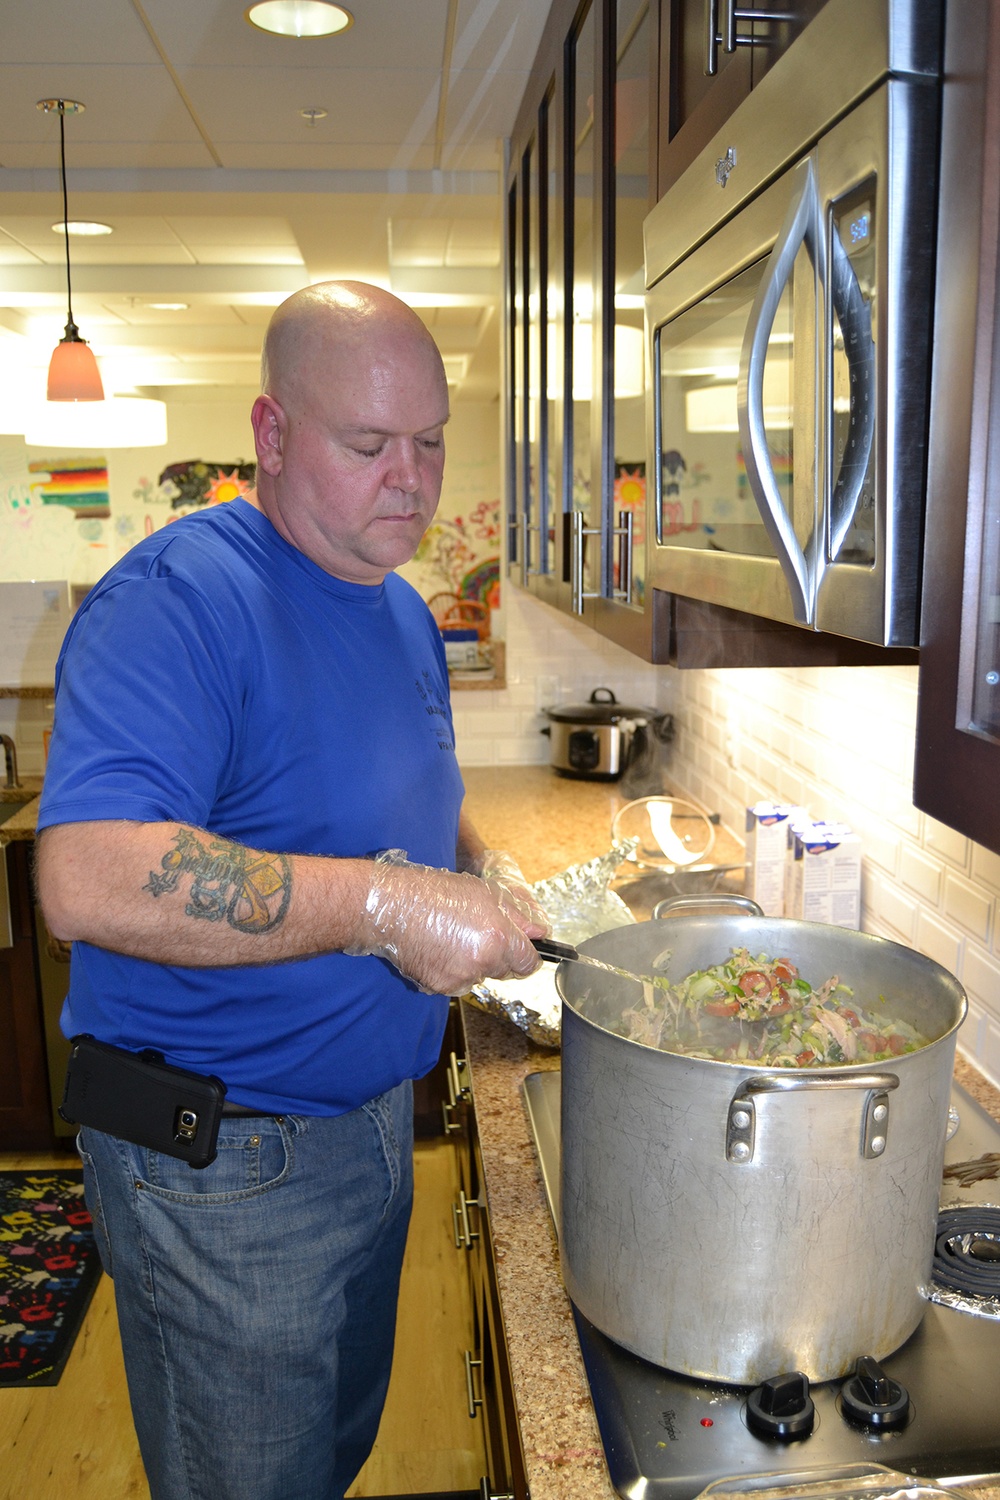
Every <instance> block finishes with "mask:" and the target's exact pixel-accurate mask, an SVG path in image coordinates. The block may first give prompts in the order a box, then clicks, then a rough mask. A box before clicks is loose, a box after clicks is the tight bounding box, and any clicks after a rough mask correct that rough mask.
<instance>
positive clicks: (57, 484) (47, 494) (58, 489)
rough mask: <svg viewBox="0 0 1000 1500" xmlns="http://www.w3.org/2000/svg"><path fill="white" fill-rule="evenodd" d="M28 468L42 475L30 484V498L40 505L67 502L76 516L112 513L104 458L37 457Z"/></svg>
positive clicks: (32, 472)
mask: <svg viewBox="0 0 1000 1500" xmlns="http://www.w3.org/2000/svg"><path fill="white" fill-rule="evenodd" d="M28 472H29V473H30V474H42V475H44V476H45V478H43V479H36V480H34V481H33V483H32V484H31V495H32V499H39V500H41V502H42V504H43V505H68V506H69V507H70V509H71V510H73V512H74V513H75V514H76V516H77V517H84V516H88V517H89V516H95V517H105V516H109V515H110V514H111V494H110V491H109V489H108V464H107V459H105V458H94V457H92V456H88V457H87V458H39V459H35V460H33V461H32V462H31V463H29V465H28Z"/></svg>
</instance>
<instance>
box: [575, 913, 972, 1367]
mask: <svg viewBox="0 0 1000 1500" xmlns="http://www.w3.org/2000/svg"><path fill="white" fill-rule="evenodd" d="M735 946H746V947H747V948H749V949H750V950H751V951H752V952H754V953H767V954H769V955H771V956H772V957H779V956H781V957H788V958H791V959H792V960H793V961H794V962H795V963H796V964H797V965H798V967H799V969H800V971H801V972H802V974H803V975H804V977H806V978H808V979H810V980H811V981H812V982H813V983H814V984H816V985H819V984H820V983H822V982H823V981H824V980H826V979H828V978H829V977H830V976H831V975H832V974H838V975H840V977H841V979H842V980H843V981H844V982H845V983H847V984H849V985H851V986H852V988H853V989H854V991H855V995H856V998H857V1000H858V1003H859V1004H860V1005H862V1006H865V1007H866V1008H868V1007H869V1006H871V1007H872V1008H876V1009H882V1008H883V1000H884V1009H885V1013H886V1015H887V1016H892V1017H898V1018H902V1019H904V1020H907V1021H909V1022H911V1023H912V1024H913V1025H914V1026H916V1027H917V1028H918V1029H919V1030H920V1031H922V1032H923V1033H924V1034H925V1035H927V1036H930V1037H931V1038H933V1040H932V1042H931V1044H930V1045H929V1046H927V1047H925V1048H921V1049H920V1050H919V1051H917V1052H912V1053H908V1054H906V1055H905V1056H902V1057H899V1058H894V1059H893V1060H892V1064H891V1066H890V1065H888V1064H886V1065H884V1066H883V1065H879V1066H877V1067H865V1066H861V1065H857V1064H851V1065H847V1066H843V1067H837V1068H826V1069H823V1070H822V1071H821V1070H814V1069H786V1068H760V1069H754V1068H753V1066H752V1065H749V1064H747V1063H745V1062H716V1061H709V1060H705V1059H701V1058H690V1057H683V1056H680V1055H677V1054H673V1053H669V1052H660V1051H657V1050H654V1049H652V1048H650V1047H646V1046H643V1045H641V1044H639V1043H637V1042H633V1041H629V1040H627V1039H626V1038H624V1037H622V1036H617V1035H614V1034H613V1033H612V1032H611V1031H609V1030H607V1029H605V1028H606V1027H607V1025H608V1024H609V1023H611V1022H613V1021H614V1020H615V1018H616V1017H617V1016H618V1015H619V1014H620V1012H621V1011H622V1010H623V1009H624V1008H626V1007H627V1006H629V1005H631V1004H634V1003H635V999H636V989H635V986H633V985H630V984H628V983H627V982H626V981H619V980H617V979H616V978H615V977H614V976H613V975H610V974H609V975H607V976H606V979H607V982H605V976H603V975H601V974H600V973H597V972H595V970H594V969H593V968H590V967H588V966H585V965H583V964H575V963H563V964H561V965H560V967H559V969H558V970H557V976H556V982H557V986H558V989H559V991H560V994H561V995H562V998H563V1000H564V1002H565V1004H564V1006H563V1020H562V1182H561V1234H560V1248H561V1255H562V1263H563V1274H564V1278H565V1282H566V1286H567V1289H568V1291H569V1294H570V1296H571V1298H572V1299H573V1301H574V1303H575V1304H576V1306H577V1307H578V1308H579V1309H580V1311H581V1312H582V1313H583V1314H584V1316H585V1317H587V1318H589V1319H590V1321H591V1322H592V1323H594V1324H595V1325H596V1326H597V1327H598V1328H599V1329H601V1331H602V1332H603V1333H605V1334H606V1335H607V1336H608V1337H609V1338H611V1339H613V1340H615V1341H616V1342H617V1343H619V1344H622V1345H624V1346H625V1347H626V1348H627V1349H631V1350H632V1351H633V1352H634V1353H636V1354H639V1355H641V1356H642V1357H643V1358H644V1359H648V1360H650V1361H652V1362H653V1363H654V1364H658V1365H662V1366H665V1367H667V1368H668V1369H671V1370H676V1371H679V1372H681V1373H683V1374H688V1375H694V1376H698V1377H700V1378H702V1379H707V1380H719V1381H723V1382H732V1383H734V1384H756V1383H757V1382H759V1381H761V1380H764V1379H766V1378H767V1377H768V1376H770V1375H773V1374H776V1373H781V1372H786V1371H790V1370H801V1371H802V1372H803V1373H804V1374H806V1375H808V1376H809V1377H810V1379H812V1380H815V1381H823V1380H830V1379H833V1378H835V1377H837V1376H839V1375H843V1374H845V1373H846V1372H847V1371H848V1370H850V1369H851V1368H852V1367H853V1365H854V1363H855V1361H856V1359H857V1358H858V1357H859V1356H860V1355H862V1354H870V1355H872V1356H873V1357H874V1358H876V1359H879V1358H882V1357H884V1356H885V1355H887V1354H889V1353H891V1352H892V1351H893V1350H894V1349H897V1348H898V1347H899V1346H900V1345H901V1344H903V1343H904V1342H905V1341H906V1339H907V1338H908V1337H909V1335H910V1334H911V1333H912V1332H913V1331H914V1329H915V1328H916V1327H917V1325H918V1323H919V1322H920V1319H921V1316H922V1314H923V1311H924V1301H923V1298H922V1296H921V1288H922V1287H923V1286H925V1285H926V1284H927V1282H928V1281H929V1279H930V1265H931V1256H932V1252H933V1245H934V1230H935V1225H936V1220H937V1209H938V1199H939V1193H940V1187H941V1174H942V1169H943V1161H944V1146H945V1135H946V1129H947V1118H948V1103H949V1097H950V1085H951V1076H952V1071H953V1067H954V1056H955V1040H956V1032H957V1029H958V1027H959V1025H960V1024H961V1022H962V1020H963V1018H964V1015H965V1011H966V1008H967V1002H966V998H965V993H964V991H963V990H962V987H961V986H960V985H959V983H958V981H957V980H956V979H955V978H954V977H953V976H952V975H951V974H949V973H948V972H947V971H946V970H945V969H943V968H941V967H940V966H939V965H938V964H936V963H934V962H933V961H932V960H930V959H928V958H924V957H922V956H921V955H919V954H917V953H914V952H913V951H912V950H910V949H908V948H904V947H901V946H900V945H899V944H896V943H891V942H888V941H887V940H885V939H882V938H877V937H871V936H869V935H867V934H864V933H857V932H848V931H845V930H843V929H841V928H836V927H828V926H821V925H818V924H814V923H807V922H792V921H784V920H779V919H769V918H764V917H754V916H729V915H725V916H722V917H720V916H706V915H696V916H689V915H681V916H674V917H672V918H670V919H669V920H665V921H652V922H641V923H638V924H637V925H635V926H633V927H625V928H620V929H618V930H617V931H614V932H607V933H602V934H600V935H599V936H598V937H595V938H589V939H588V940H587V941H586V942H584V943H582V944H581V945H580V951H581V952H583V953H586V954H589V955H591V956H593V957H595V958H600V959H603V960H605V961H606V962H608V963H612V964H615V965H618V966H620V967H622V968H627V969H629V970H632V971H635V972H639V973H647V974H648V973H653V972H662V973H666V974H668V975H670V976H671V977H673V978H676V979H680V978H682V977H683V976H684V975H686V974H689V973H691V972H692V971H693V970H695V969H701V968H706V967H708V966H709V965H711V964H715V963H719V962H721V961H723V960H724V959H726V958H727V957H728V956H729V951H730V949H731V948H733V947H735ZM595 979H596V981H597V982H596V984H595ZM581 1012H585V1014H582V1013H581Z"/></svg>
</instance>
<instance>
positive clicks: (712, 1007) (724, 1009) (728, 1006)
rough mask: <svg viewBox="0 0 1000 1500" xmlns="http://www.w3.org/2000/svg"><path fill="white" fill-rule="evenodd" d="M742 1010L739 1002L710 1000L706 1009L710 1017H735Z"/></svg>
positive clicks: (706, 1003)
mask: <svg viewBox="0 0 1000 1500" xmlns="http://www.w3.org/2000/svg"><path fill="white" fill-rule="evenodd" d="M739 1008H740V1002H739V1001H738V1000H708V1001H706V1002H705V1009H706V1011H707V1012H708V1014H709V1015H710V1016H735V1015H736V1013H737V1012H738V1010H739Z"/></svg>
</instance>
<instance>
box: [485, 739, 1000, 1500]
mask: <svg viewBox="0 0 1000 1500" xmlns="http://www.w3.org/2000/svg"><path fill="white" fill-rule="evenodd" d="M463 774H464V776H465V783H466V790H467V804H466V805H467V807H468V810H469V813H470V815H471V817H472V820H473V822H474V823H475V824H476V826H477V827H478V829H479V832H480V834H481V835H482V836H483V838H484V839H485V840H486V842H487V843H488V844H489V845H490V846H491V847H496V848H502V849H506V850H508V851H509V852H510V853H511V854H513V855H514V856H515V857H516V858H517V859H518V860H519V862H520V864H521V868H522V869H523V871H524V873H525V875H526V876H527V878H528V879H529V880H532V881H535V880H542V879H544V878H546V877H547V876H549V875H553V874H556V873H557V872H558V871H559V870H562V869H564V868H566V867H567V866H569V865H571V864H575V863H579V862H581V861H583V860H586V859H589V858H592V857H593V856H594V855H595V854H601V853H603V852H605V850H606V849H607V848H608V847H609V846H610V843H611V836H610V827H611V820H612V818H613V816H614V813H615V811H616V810H617V808H618V807H619V806H621V804H622V802H623V801H625V800H626V799H625V798H623V797H622V796H621V794H620V793H619V792H618V791H617V790H616V784H615V783H601V782H581V781H571V780H569V779H567V778H561V777H558V776H556V775H555V774H554V773H553V772H552V771H550V770H549V769H548V768H547V767H539V766H521V767H502V768H493V767H488V768H485V767H484V768H472V769H468V770H466V771H465V772H464V773H463ZM463 1017H464V1021H465V1031H466V1040H467V1045H468V1060H469V1066H470V1072H471V1077H472V1092H473V1098H474V1100H475V1107H476V1120H477V1124H478V1128H479V1134H480V1140H481V1146H482V1155H483V1166H484V1173H485V1184H486V1195H487V1200H488V1204H489V1213H490V1226H491V1230H492V1233H493V1238H494V1242H495V1250H496V1267H497V1279H498V1281H499V1286H500V1298H501V1304H502V1307H503V1317H504V1326H505V1331H506V1335H507V1346H508V1352H509V1356H510V1364H511V1372H512V1376H513V1385H514V1396H515V1400H516V1403H517V1410H518V1420H519V1423H520V1428H521V1442H522V1446H523V1449H524V1457H525V1466H526V1470H527V1477H528V1484H529V1487H530V1490H531V1497H532V1500H615V1491H614V1489H613V1487H612V1484H611V1480H610V1478H609V1476H608V1471H607V1466H606V1464H605V1461H604V1453H603V1448H602V1445H601V1438H600V1433H599V1431H598V1427H597V1419H596V1417H595V1415H594V1408H593V1405H592V1402H591V1399H590V1392H589V1389H588V1386H587V1377H586V1372H585V1370H584V1366H583V1359H582V1356H581V1354H580V1347H579V1344H578V1342H577V1338H576V1330H575V1327H574V1324H573V1318H572V1312H571V1309H570V1304H569V1299H568V1298H567V1296H566V1292H565V1290H564V1288H563V1284H562V1278H561V1275H560V1271H559V1252H558V1248H557V1244H556V1239H555V1234H554V1231H553V1228H552V1221H551V1219H550V1217H549V1211H548V1205H547V1203H546V1199H545V1190H544V1187H543V1185H542V1179H541V1174H540V1172H539V1169H538V1166H537V1162H536V1158H535V1151H534V1146H533V1143H532V1139H531V1132H530V1127H529V1125H528V1120H527V1115H526V1113H525V1109H524V1104H523V1098H522V1093H521V1084H522V1081H523V1079H524V1078H525V1076H526V1075H527V1074H529V1073H532V1072H536V1071H540V1070H542V1069H547V1068H558V1066H559V1054H558V1052H556V1051H553V1050H551V1049H548V1048H543V1047H539V1046H536V1045H535V1044H534V1043H533V1042H531V1041H529V1039H528V1038H527V1037H526V1036H525V1035H524V1034H523V1033H522V1032H520V1031H518V1030H517V1028H516V1027H515V1026H513V1025H512V1024H511V1023H510V1022H508V1021H506V1020H502V1019H497V1018H496V1017H494V1016H490V1015H486V1014H484V1013H483V1012H482V1011H480V1010H478V1009H476V1008H475V1007H473V1006H472V1005H470V1004H469V1003H467V1002H466V1003H465V1004H464V1005H463ZM955 1077H956V1079H957V1081H958V1083H959V1084H961V1086H962V1087H963V1088H965V1089H966V1090H967V1091H968V1092H969V1093H970V1094H972V1095H973V1097H974V1098H975V1099H976V1100H977V1101H978V1102H979V1103H980V1104H982V1105H983V1107H984V1108H985V1109H986V1110H988V1111H989V1113H990V1114H992V1115H993V1117H994V1119H996V1120H998V1121H1000V1093H998V1091H997V1090H996V1089H994V1088H993V1087H992V1086H991V1085H990V1084H988V1083H987V1082H986V1081H985V1080H984V1079H983V1078H982V1076H981V1075H980V1074H979V1073H978V1072H977V1071H976V1069H975V1068H973V1067H972V1066H971V1065H970V1064H969V1063H967V1062H965V1061H964V1060H963V1059H961V1058H959V1059H958V1061H957V1063H956V1068H955ZM972 1493H975V1494H976V1496H977V1500H1000V1487H995V1488H994V1487H984V1488H981V1489H978V1490H976V1491H974V1492H972Z"/></svg>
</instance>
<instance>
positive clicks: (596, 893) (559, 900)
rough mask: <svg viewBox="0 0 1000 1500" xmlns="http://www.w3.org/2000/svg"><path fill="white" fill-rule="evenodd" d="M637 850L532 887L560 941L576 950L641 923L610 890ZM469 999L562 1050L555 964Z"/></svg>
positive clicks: (627, 846) (612, 854)
mask: <svg viewBox="0 0 1000 1500" xmlns="http://www.w3.org/2000/svg"><path fill="white" fill-rule="evenodd" d="M635 846H636V840H635V839H622V840H621V842H620V843H616V844H613V845H612V846H611V848H610V849H609V850H608V852H607V853H606V854H600V855H598V856H597V857H596V858H594V859H589V860H587V861H586V863H584V864H580V865H571V866H570V868H569V869H568V870H563V871H561V872H560V873H559V874H558V875H552V876H550V877H549V878H548V879H547V880H540V881H538V882H537V884H535V885H533V886H532V887H531V891H532V894H533V895H534V897H535V898H536V900H537V901H538V902H539V904H540V905H541V906H542V907H543V908H544V909H545V913H546V915H547V916H548V918H549V921H550V922H551V924H552V936H553V937H554V938H556V939H557V940H558V941H559V942H562V943H572V944H573V945H574V947H575V946H576V945H577V944H579V943H582V942H583V941H584V939H585V938H589V937H595V936H596V935H597V933H599V932H609V931H610V930H611V928H613V927H627V926H628V925H629V924H630V923H633V922H634V921H635V918H634V917H633V915H632V913H631V912H630V911H629V909H628V907H627V906H626V905H625V903H624V901H622V899H621V897H620V896H616V895H615V893H614V891H612V890H611V889H610V885H611V881H612V880H613V879H614V877H615V873H616V872H617V870H618V868H619V866H621V865H622V864H624V863H625V861H626V860H627V859H630V858H631V856H632V854H633V852H634V850H635ZM469 998H470V999H471V1000H472V1001H473V1003H474V1004H476V1005H478V1006H479V1008H480V1010H485V1011H487V1012H488V1013H489V1014H490V1015H494V1016H504V1017H506V1019H507V1020H509V1021H513V1023H514V1025H515V1026H516V1027H517V1028H518V1030H519V1031H523V1032H525V1033H526V1034H527V1035H528V1036H529V1037H530V1038H531V1040H532V1041H533V1042H538V1043H539V1044H540V1045H541V1046H543V1047H558V1046H559V1041H560V1029H561V1028H560V1020H561V1006H562V1002H561V1001H560V999H559V994H558V991H557V990H556V981H555V966H554V965H553V964H543V965H542V967H541V968H540V969H536V970H535V972H534V974H529V975H528V977H527V978H526V979H489V980H484V981H483V983H482V984H477V985H475V986H474V987H473V989H472V992H471V995H470V997H469Z"/></svg>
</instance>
